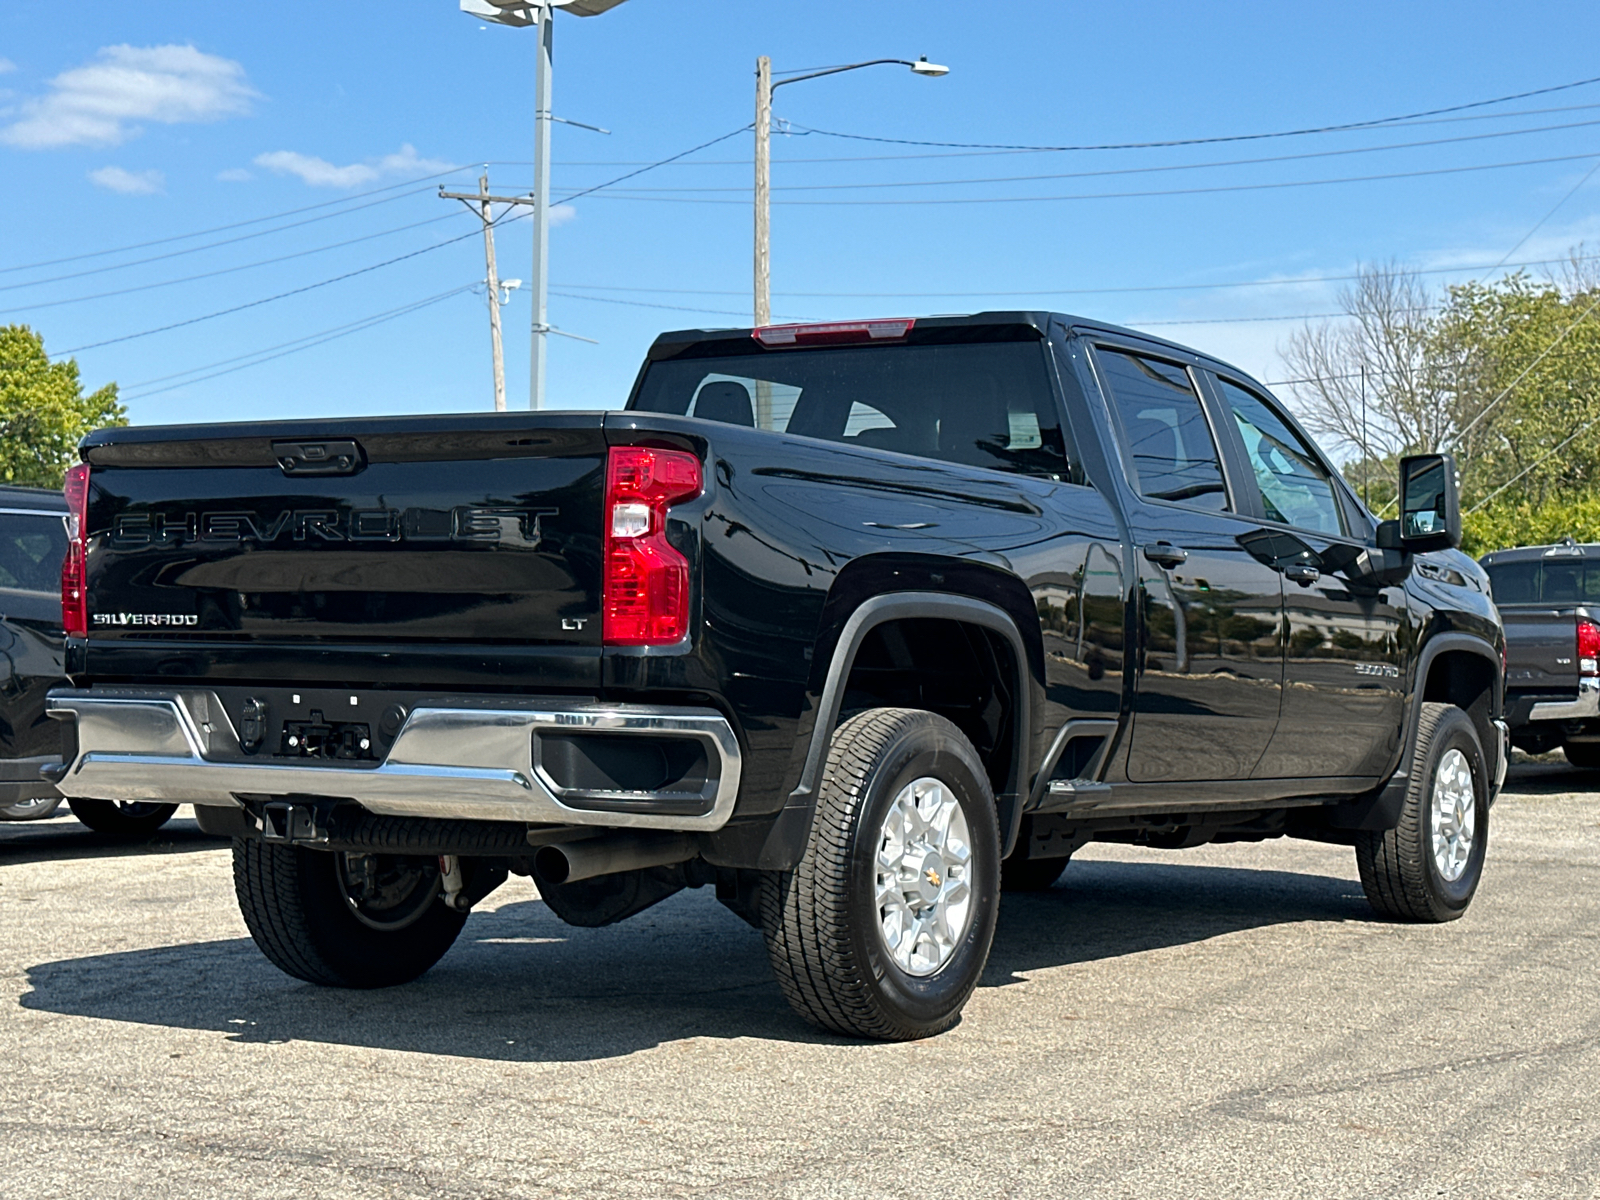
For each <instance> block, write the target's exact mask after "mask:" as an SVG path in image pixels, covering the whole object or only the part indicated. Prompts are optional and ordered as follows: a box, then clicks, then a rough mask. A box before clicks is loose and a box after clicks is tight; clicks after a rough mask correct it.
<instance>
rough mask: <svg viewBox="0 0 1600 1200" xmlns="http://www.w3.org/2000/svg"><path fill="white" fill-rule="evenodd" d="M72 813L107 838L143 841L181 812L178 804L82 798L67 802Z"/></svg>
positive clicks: (74, 798)
mask: <svg viewBox="0 0 1600 1200" xmlns="http://www.w3.org/2000/svg"><path fill="white" fill-rule="evenodd" d="M67 806H68V807H69V808H71V809H72V815H73V816H75V817H77V818H78V820H80V821H82V822H83V823H84V824H85V825H87V826H88V827H89V828H90V829H92V830H94V831H95V832H96V833H103V834H105V835H106V836H107V837H114V838H122V839H124V840H126V841H130V842H142V841H143V840H144V839H145V838H148V837H154V836H155V834H156V830H158V829H160V828H161V827H162V826H163V825H165V824H166V823H167V822H168V821H170V820H172V814H173V813H175V812H177V811H178V806H177V805H176V804H150V803H147V802H146V801H143V800H80V799H77V798H76V797H73V798H71V799H69V800H68V801H67Z"/></svg>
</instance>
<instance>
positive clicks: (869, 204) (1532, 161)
mask: <svg viewBox="0 0 1600 1200" xmlns="http://www.w3.org/2000/svg"><path fill="white" fill-rule="evenodd" d="M1594 158H1600V152H1590V153H1587V154H1562V155H1554V156H1552V157H1549V158H1525V159H1518V160H1516V161H1513V162H1499V163H1478V164H1474V165H1472V166H1465V167H1435V168H1432V169H1429V170H1423V171H1389V172H1383V173H1380V174H1375V175H1340V176H1333V177H1331V178H1327V179H1292V180H1285V181H1281V182H1275V183H1235V184H1216V185H1213V186H1210V187H1194V188H1160V189H1149V190H1145V191H1128V192H1075V193H1068V194H1065V195H1057V196H939V197H931V198H927V197H919V198H915V199H904V200H899V199H895V200H775V201H774V202H773V203H775V204H783V205H787V206H789V207H791V208H824V207H826V208H847V207H848V208H881V207H890V206H918V207H920V206H926V205H969V204H1047V203H1058V202H1062V201H1068V200H1129V199H1139V198H1146V197H1154V196H1202V195H1214V194H1220V193H1227V192H1260V191H1278V190H1282V189H1284V188H1297V187H1322V186H1326V185H1329V184H1336V183H1377V182H1382V181H1386V180H1393V179H1422V178H1426V177H1429V176H1436V175H1462V174H1469V173H1472V172H1475V171H1499V170H1504V169H1507V168H1510V167H1534V166H1543V165H1545V164H1547V163H1559V162H1578V161H1588V160H1590V159H1594ZM601 198H602V199H612V200H631V201H640V202H645V203H657V204H737V205H740V206H743V205H744V204H745V203H746V202H745V201H742V200H731V199H730V200H716V199H712V198H709V197H706V198H694V199H690V198H687V197H680V196H664V195H659V194H650V195H636V194H618V193H615V192H613V193H610V194H609V195H608V196H603V197H601Z"/></svg>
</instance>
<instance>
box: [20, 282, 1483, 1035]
mask: <svg viewBox="0 0 1600 1200" xmlns="http://www.w3.org/2000/svg"><path fill="white" fill-rule="evenodd" d="M82 460H83V461H82V463H81V464H80V465H79V466H77V467H75V468H74V470H73V473H72V476H71V477H70V478H69V480H68V493H69V498H71V499H72V507H73V513H74V518H73V519H74V522H75V524H74V530H75V535H74V539H73V542H72V544H71V546H70V547H69V553H68V557H67V561H66V564H65V566H64V569H63V589H64V608H65V613H66V621H67V627H68V633H69V640H68V645H67V665H68V671H69V674H70V676H71V679H72V683H73V687H72V688H70V689H63V690H60V691H57V692H55V693H53V696H52V711H53V713H54V714H55V715H56V716H58V717H59V718H60V719H61V720H63V721H64V722H66V723H67V725H68V738H69V742H70V746H71V749H70V750H69V753H68V755H67V763H66V765H65V767H64V770H63V774H62V777H61V779H60V780H59V786H60V787H61V789H62V790H63V791H64V792H65V793H66V794H68V795H69V796H84V797H108V798H109V797H131V798H135V799H143V800H148V801H159V802H165V803H179V802H182V803H191V804H194V805H196V806H197V808H196V811H197V813H198V814H199V816H200V820H201V823H202V825H204V826H205V827H206V828H207V829H209V830H211V831H212V832H215V833H223V834H230V835H232V837H233V838H234V839H235V840H234V843H233V845H234V877H235V881H236V884H237V892H238V899H239V903H240V905H241V907H242V909H243V913H244V917H245V920H246V923H247V924H248V926H249V928H250V931H251V933H252V934H253V935H254V937H255V939H256V942H257V943H258V945H259V946H260V947H261V949H262V950H263V952H264V953H265V954H266V955H267V956H268V957H269V958H270V959H271V960H272V961H273V962H275V963H276V964H277V965H278V966H280V967H281V968H283V969H284V970H285V971H287V972H289V973H290V974H292V975H295V976H297V977H299V978H301V979H306V980H310V981H313V982H316V983H321V984H329V985H338V986H347V987H373V986H381V985H388V984H394V983H399V982H402V981H405V980H408V979H411V978H414V977H415V976H417V975H419V974H421V973H422V972H423V971H425V970H427V969H428V968H429V967H430V966H431V965H432V964H433V963H434V962H435V961H437V960H438V959H439V957H440V956H441V955H443V954H444V953H445V951H446V950H447V949H448V948H449V946H450V945H451V943H452V941H453V940H454V939H455V937H456V936H457V934H458V933H459V932H460V930H461V928H462V924H463V922H464V921H465V920H466V917H467V912H468V910H469V909H470V908H471V907H472V905H473V904H474V903H475V902H477V901H478V900H480V899H481V898H483V897H484V896H485V895H487V894H488V893H489V892H490V891H492V890H493V889H494V888H495V887H497V886H498V885H499V884H500V883H502V882H503V881H504V880H505V879H506V877H507V874H508V873H509V872H515V873H518V874H528V875H531V876H532V877H533V878H534V880H535V881H536V882H537V884H538V886H539V889H540V892H541V894H542V896H543V898H544V900H545V901H546V903H547V904H548V905H549V906H550V908H551V909H552V910H553V911H554V912H555V913H556V914H558V915H559V916H560V917H562V918H563V919H565V920H567V921H569V922H573V923H575V924H579V925H602V924H606V923H608V922H611V921H616V920H620V919H622V918H624V917H627V916H630V915H632V914H634V913H637V912H639V911H641V910H642V909H644V908H646V907H647V906H649V905H650V904H653V903H655V902H657V901H659V900H661V899H663V898H665V897H666V896H669V895H671V894H672V893H674V892H676V891H678V890H679V889H681V888H683V887H686V886H687V887H697V886H707V885H710V886H714V887H715V889H716V895H717V897H718V899H719V900H721V901H723V902H724V903H725V904H727V905H728V906H729V907H730V908H732V909H733V910H734V911H735V912H737V913H738V914H740V915H741V916H743V917H744V918H745V919H746V920H748V921H749V922H750V923H751V924H753V925H756V926H758V927H759V928H761V929H762V930H763V932H764V934H765V937H766V942H767V946H768V948H769V950H770V957H771V960H772V964H773V967H774V969H775V972H776V974H777V976H778V979H779V981H780V982H781V984H782V986H783V989H784V992H785V994H786V995H787V997H788V998H789V1000H790V1001H791V1003H792V1004H793V1005H794V1007H795V1008H796V1009H797V1010H798V1011H799V1012H800V1013H801V1014H802V1015H803V1016H805V1017H806V1018H808V1019H809V1020H811V1021H813V1022H815V1023H817V1024H819V1025H822V1026H824V1027H827V1028H831V1029H834V1030H838V1031H841V1032H845V1033H848V1034H854V1035H859V1036H866V1037H876V1038H911V1037H920V1036H925V1035H928V1034H931V1033H936V1032H938V1031H940V1030H942V1029H944V1028H947V1027H948V1026H949V1025H951V1024H953V1023H954V1022H955V1021H956V1020H957V1018H958V1016H959V1013H960V1011H961V1008H962V1006H963V1004H964V1003H965V1002H966V999H967V997H968V996H969V994H970V993H971V991H972V989H973V987H974V986H975V985H976V983H977V980H978V977H979V973H980V972H981V970H982V968H983V965H984V962H985V959H986V957H987V955H988V952H989V946H990V942H991V939H992V935H993V932H994V928H995V920H996V913H997V909H998V906H999V902H1000V895H1001V892H1002V889H1003V888H1039V887H1047V886H1049V885H1050V884H1051V883H1052V882H1053V881H1054V880H1055V878H1056V877H1057V876H1058V875H1059V874H1060V872H1061V870H1062V868H1063V867H1064V866H1065V864H1066V862H1067V859H1068V857H1069V856H1070V855H1071V854H1072V853H1073V852H1074V851H1075V850H1076V849H1078V848H1079V847H1080V846H1082V845H1084V844H1085V843H1087V842H1090V841H1094V840H1100V841H1115V842H1131V843H1137V844H1140V845H1147V846H1156V847H1166V848H1171V847H1185V846H1196V845H1200V844H1202V843H1204V842H1210V841H1257V840H1263V839H1267V838H1275V837H1280V836H1291V837H1304V838H1313V839H1317V840H1321V841H1329V842H1334V843H1342V844H1346V845H1350V846H1353V847H1354V849H1355V852H1356V858H1357V862H1358V864H1359V867H1360V874H1361V879H1362V882H1363V884H1364V887H1365V889H1366V892H1367V895H1368V897H1369V899H1370V900H1371V902H1372V903H1373V905H1374V906H1375V907H1376V908H1377V909H1378V910H1379V911H1380V912H1381V913H1384V914H1386V915H1389V916H1391V917H1395V918H1400V919H1405V920H1415V921H1444V920H1449V919H1451V918H1454V917H1457V916H1459V915H1460V914H1461V913H1462V912H1463V911H1465V909H1466V907H1467V905H1468V904H1469V902H1470V901H1471V899H1472V896H1473V893H1474V890H1475V889H1476V887H1477V885H1478V881H1479V877H1480V873H1481V871H1482V868H1483V861H1484V851H1485V846H1486V839H1487V820H1488V816H1489V806H1490V803H1491V802H1492V800H1493V798H1494V796H1495V794H1496V791H1497V788H1498V786H1499V783H1500V781H1501V780H1502V778H1503V774H1504V768H1505V761H1506V748H1505V731H1504V727H1503V725H1501V724H1500V721H1499V717H1500V705H1501V696H1502V682H1501V653H1502V637H1501V631H1500V624H1499V621H1498V618H1497V616H1496V613H1495V609H1494V606H1493V604H1492V603H1491V601H1490V597H1489V589H1488V585H1487V582H1486V579H1485V577H1484V575H1483V572H1482V571H1481V570H1480V569H1479V568H1478V566H1477V565H1476V564H1475V563H1473V562H1472V560H1471V559H1469V558H1467V557H1466V556H1465V555H1462V554H1461V553H1460V552H1459V551H1456V550H1454V549H1452V547H1453V546H1454V545H1455V544H1457V542H1458V541H1459V536H1460V534H1459V528H1460V518H1459V511H1458V509H1457V506H1456V505H1457V501H1456V486H1457V481H1456V477H1455V470H1454V464H1453V463H1452V462H1451V461H1450V460H1449V459H1448V458H1446V457H1444V456H1427V457H1418V458H1414V459H1410V460H1407V461H1405V462H1404V463H1403V464H1402V474H1403V479H1402V491H1403V496H1404V503H1403V505H1402V508H1403V514H1402V520H1401V521H1399V522H1389V523H1386V524H1384V525H1377V524H1375V523H1374V521H1373V520H1372V518H1371V517H1370V516H1369V515H1368V513H1367V512H1366V511H1365V510H1363V508H1362V507H1361V505H1360V504H1359V503H1358V502H1357V500H1356V498H1355V496H1354V495H1353V494H1352V493H1351V491H1350V489H1349V488H1347V487H1346V486H1345V484H1344V483H1343V481H1342V480H1341V479H1340V477H1339V474H1338V472H1337V471H1335V470H1334V469H1333V468H1332V467H1331V466H1330V464H1329V462H1328V460H1327V459H1326V458H1325V457H1324V455H1323V454H1322V453H1321V452H1320V451H1319V450H1318V449H1317V448H1316V446H1314V445H1313V444H1312V442H1311V440H1310V439H1309V438H1307V437H1306V436H1305V434H1304V433H1303V432H1301V431H1300V430H1299V428H1298V427H1297V426H1296V424H1295V423H1294V421H1293V420H1292V419H1291V418H1290V417H1289V416H1288V415H1287V414H1286V413H1285V412H1284V410H1283V409H1282V407H1281V406H1279V405H1278V404H1277V403H1276V402H1275V401H1274V400H1273V399H1272V398H1271V396H1270V395H1269V394H1268V393H1267V391H1266V389H1264V388H1263V387H1262V386H1261V385H1260V384H1258V383H1256V382H1254V381H1253V380H1251V379H1250V378H1249V377H1248V376H1246V375H1244V374H1243V373H1242V372H1240V371H1237V370H1235V369H1234V368H1232V367H1229V366H1228V365H1227V364H1225V363H1222V362H1218V361H1216V360H1214V359H1211V358H1208V357H1206V356H1204V355H1201V354H1197V353H1195V352H1194V351H1192V350H1187V349H1184V348H1183V347H1181V346H1176V345H1172V344H1170V343H1167V342H1162V341H1157V340H1154V339H1151V338H1149V337H1145V336H1143V335H1140V334H1137V333H1134V332H1131V331H1129V330H1126V329H1119V328H1115V327H1113V326H1109V325H1105V324H1100V323H1096V322H1092V321H1085V320H1081V319H1079V318H1076V317H1067V316H1060V315H1056V314H1050V313H1034V312H1003V313H984V314H980V315H977V316H970V317H940V318H935V319H925V318H919V319H916V320H915V321H913V320H877V321H865V322H847V323H838V324H829V325H805V326H773V327H764V328H759V329H755V330H749V329H745V330H733V331H704V330H691V331H687V332H681V333H671V334H666V335H663V336H662V337H660V338H659V339H658V340H657V341H656V343H655V344H654V345H653V346H652V348H651V350H650V352H649V355H648V359H647V361H646V363H645V365H644V367H643V369H642V371H641V372H640V374H639V377H638V380H637V382H636V384H635V386H634V389H633V392H632V394H631V396H630V397H629V400H628V404H627V408H626V410H624V411H610V412H545V413H531V414H530V413H524V414H496V415H488V414H486V415H455V416H438V417H407V418H371V417H369V418H341V419H328V420H317V421H303V422H293V423H289V422H281V423H278V422H256V423H248V424H238V425H212V426H189V427H171V428H130V429H115V430H106V431H103V432H100V433H96V434H94V435H92V436H90V437H89V438H87V439H85V441H84V442H83V445H82Z"/></svg>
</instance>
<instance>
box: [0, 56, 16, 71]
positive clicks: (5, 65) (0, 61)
mask: <svg viewBox="0 0 1600 1200" xmlns="http://www.w3.org/2000/svg"><path fill="white" fill-rule="evenodd" d="M16 69H17V64H16V63H14V62H12V61H11V60H10V59H9V58H0V75H9V74H10V73H11V72H12V71H15V70H16Z"/></svg>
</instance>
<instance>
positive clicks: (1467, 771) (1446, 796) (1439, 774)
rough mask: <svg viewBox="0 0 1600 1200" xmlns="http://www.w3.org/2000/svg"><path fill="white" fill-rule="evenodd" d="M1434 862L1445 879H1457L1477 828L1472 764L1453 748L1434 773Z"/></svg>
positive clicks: (1465, 863)
mask: <svg viewBox="0 0 1600 1200" xmlns="http://www.w3.org/2000/svg"><path fill="white" fill-rule="evenodd" d="M1430 816H1431V818H1432V820H1431V822H1430V824H1431V825H1432V827H1433V865H1434V866H1435V867H1436V868H1437V869H1438V871H1439V875H1440V878H1442V879H1444V880H1445V882H1446V883H1454V882H1455V881H1456V880H1458V879H1460V878H1461V876H1462V874H1463V873H1464V872H1465V871H1466V869H1467V860H1468V859H1470V858H1471V857H1472V838H1473V834H1474V833H1476V832H1477V828H1478V793H1477V790H1476V789H1475V788H1474V787H1473V786H1472V766H1471V764H1469V763H1468V762H1467V756H1466V755H1465V754H1463V753H1461V751H1459V750H1456V749H1453V748H1452V749H1450V750H1446V751H1445V752H1444V754H1443V755H1442V756H1441V757H1440V759H1439V766H1438V767H1437V768H1436V769H1435V770H1434V773H1433V808H1432V812H1431V814H1430Z"/></svg>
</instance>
